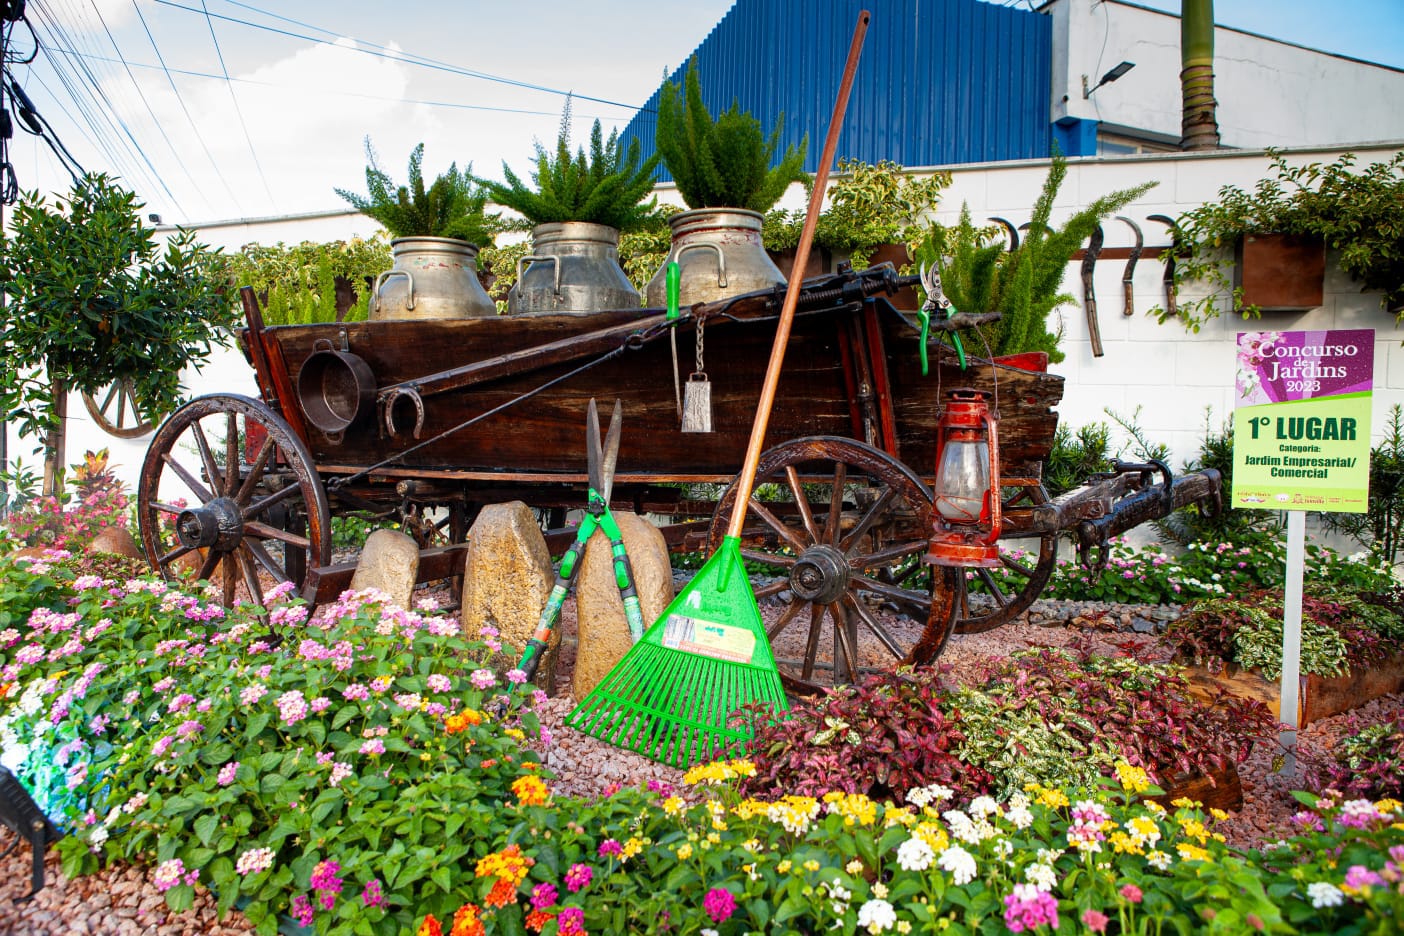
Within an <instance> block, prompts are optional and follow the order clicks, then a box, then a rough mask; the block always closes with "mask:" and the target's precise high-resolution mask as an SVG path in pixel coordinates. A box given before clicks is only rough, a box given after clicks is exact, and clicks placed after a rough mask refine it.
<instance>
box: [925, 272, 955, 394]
mask: <svg viewBox="0 0 1404 936" xmlns="http://www.w3.org/2000/svg"><path fill="white" fill-rule="evenodd" d="M921 288H922V289H924V290H926V301H925V302H923V303H922V304H921V308H920V309H919V310H918V311H917V317H918V318H920V319H921V375H922V376H923V377H925V376H926V371H927V362H926V340H927V338H928V337H929V336H930V334H931V314H932V313H933V312H938V313H940V316H941V320H942V321H945V320H946V319H949V318H950V317H951V316H953V315H955V314H956V307H955V306H953V305H951V300H949V299H947V298H946V291H945V289H944V288H942V286H941V271H940V270H938V269H937V268H936V267H934V266H933V267H928V266H926V265H925V264H923V265H922V267H921ZM951 345H952V347H954V348H955V353H956V359H957V360H958V361H959V362H960V369H961V370H965V368H966V363H965V345H964V344H963V343H962V342H961V340H960V335H959V334H957V333H955V332H951Z"/></svg>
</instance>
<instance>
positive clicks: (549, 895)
mask: <svg viewBox="0 0 1404 936" xmlns="http://www.w3.org/2000/svg"><path fill="white" fill-rule="evenodd" d="M555 902H556V885H554V884H547V883H544V882H543V883H541V884H538V885H536V887H535V888H533V889H532V892H531V907H532V909H533V910H545V909H546V908H547V907H549V906H551V905H552V904H553V903H555Z"/></svg>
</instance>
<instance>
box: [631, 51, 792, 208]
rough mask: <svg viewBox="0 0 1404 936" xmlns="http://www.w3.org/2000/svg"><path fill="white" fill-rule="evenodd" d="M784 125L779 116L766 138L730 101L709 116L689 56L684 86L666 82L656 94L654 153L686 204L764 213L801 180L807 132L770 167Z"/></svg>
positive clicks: (782, 117) (691, 206)
mask: <svg viewBox="0 0 1404 936" xmlns="http://www.w3.org/2000/svg"><path fill="white" fill-rule="evenodd" d="M684 88H685V89H684ZM784 123H785V115H784V114H781V115H780V116H778V117H777V118H776V120H775V129H774V130H773V131H771V134H770V138H769V139H766V137H765V135H764V133H762V131H761V125H760V121H759V120H757V119H756V118H754V117H752V116H751V115H750V113H742V112H741V106H740V104H738V103H737V102H734V101H733V102H732V105H731V108H730V109H729V110H726V111H723V112H722V113H721V115H719V116H718V117H717V118H716V119H715V120H713V119H712V115H711V114H710V113H709V112H708V111H707V105H706V104H704V103H702V81H701V79H700V78H699V77H698V75H697V59H696V58H693V59H692V61H691V62H689V63H688V67H687V76H686V78H685V79H684V87H679V86H678V85H676V84H674V83H673V82H671V81H669V82H665V83H664V85H663V88H662V91H661V92H660V93H659V95H658V131H657V146H658V152H659V153H661V154H662V155H663V165H665V166H667V167H668V172H669V173H671V174H672V176H673V181H674V182H675V183H677V186H678V194H679V195H681V196H682V199H683V201H684V202H686V203H687V206H688V207H689V208H745V209H748V210H750V211H759V212H761V213H762V214H764V213H765V212H767V211H769V210H770V209H771V207H773V206H774V205H775V203H776V202H777V201H779V200H780V196H782V195H784V194H785V189H787V188H789V187H790V183H792V182H800V181H803V180H804V179H805V178H806V176H805V172H804V168H803V167H804V154H805V151H806V150H807V149H808V146H809V137H807V136H806V137H805V138H804V140H803V141H802V142H801V143H800V145H799V146H798V147H795V146H790V147H787V148H786V150H785V153H784V155H783V156H781V157H780V161H779V163H777V164H776V165H775V166H774V167H773V168H772V167H771V165H770V164H771V161H772V160H773V159H774V158H775V153H776V150H777V149H778V148H779V146H780V132H781V130H782V129H783V127H784Z"/></svg>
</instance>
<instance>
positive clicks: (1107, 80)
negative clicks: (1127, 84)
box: [1082, 62, 1136, 100]
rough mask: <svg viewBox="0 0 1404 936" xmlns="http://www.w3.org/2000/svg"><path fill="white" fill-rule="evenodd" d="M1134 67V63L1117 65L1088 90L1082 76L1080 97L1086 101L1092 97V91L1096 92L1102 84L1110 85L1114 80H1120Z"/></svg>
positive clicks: (1084, 78) (1085, 80)
mask: <svg viewBox="0 0 1404 936" xmlns="http://www.w3.org/2000/svg"><path fill="white" fill-rule="evenodd" d="M1135 67H1136V63H1135V62H1122V63H1121V64H1120V65H1117V66H1115V67H1113V68H1112V70H1111V71H1109V72H1107V73H1106V74H1105V75H1103V76H1102V80H1101V81H1099V82H1097V83H1096V84H1094V85H1093V86H1092V87H1090V88H1089V87H1087V76H1086V75H1083V76H1082V97H1083V99H1084V100H1085V99H1087V98H1090V97H1091V96H1092V92H1093V91H1096V90H1097V89H1098V88H1100V87H1101V86H1102V85H1104V84H1111V83H1112V82H1113V81H1115V80H1116V79H1118V78H1120V77H1121V76H1122V75H1124V74H1126V73H1127V72H1129V71H1130V70H1131V69H1133V68H1135Z"/></svg>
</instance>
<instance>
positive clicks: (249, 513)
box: [244, 484, 299, 517]
mask: <svg viewBox="0 0 1404 936" xmlns="http://www.w3.org/2000/svg"><path fill="white" fill-rule="evenodd" d="M298 493H299V491H298V489H297V485H296V484H289V485H288V486H287V487H285V488H283V489H281V490H278V491H274V492H273V493H272V494H269V495H268V496H267V497H261V498H259V499H258V500H256V501H254V502H253V503H252V504H250V505H249V506H247V507H245V508H244V516H246V517H257V516H258V515H259V514H261V513H263V512H264V511H265V510H267V509H268V508H269V507H272V506H273V505H274V504H281V503H282V502H283V501H285V500H287V499H288V498H289V497H292V496H293V495H295V494H298Z"/></svg>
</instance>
